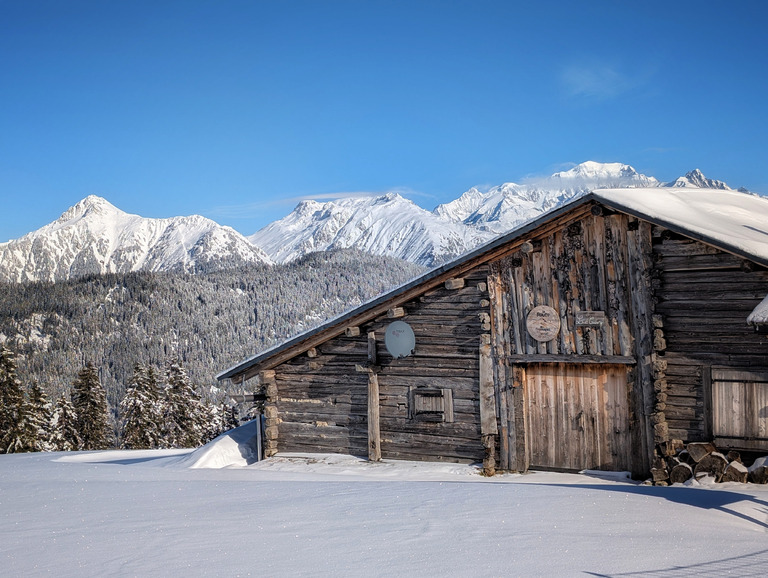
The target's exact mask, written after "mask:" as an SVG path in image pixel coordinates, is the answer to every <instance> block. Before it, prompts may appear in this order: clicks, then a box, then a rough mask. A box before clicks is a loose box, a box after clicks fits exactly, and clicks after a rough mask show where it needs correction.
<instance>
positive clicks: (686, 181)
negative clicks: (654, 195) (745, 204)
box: [666, 169, 731, 191]
mask: <svg viewBox="0 0 768 578" xmlns="http://www.w3.org/2000/svg"><path fill="white" fill-rule="evenodd" d="M666 186H668V187H675V188H690V187H696V188H699V189H720V190H723V191H730V190H731V187H729V186H728V185H726V184H725V183H724V182H723V181H718V180H715V179H708V178H707V177H705V176H704V173H702V172H701V171H700V170H699V169H693V170H692V171H689V172H687V173H685V175H684V176H682V177H680V178H678V179H677V180H676V181H673V182H671V183H669V184H667V185H666Z"/></svg>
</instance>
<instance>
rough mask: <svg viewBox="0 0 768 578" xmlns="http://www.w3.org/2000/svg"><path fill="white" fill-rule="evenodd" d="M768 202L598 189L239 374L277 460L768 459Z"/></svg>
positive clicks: (553, 465)
mask: <svg viewBox="0 0 768 578" xmlns="http://www.w3.org/2000/svg"><path fill="white" fill-rule="evenodd" d="M766 295H768V199H765V198H762V197H757V196H754V195H748V194H742V193H738V192H733V191H713V190H702V189H671V188H670V189H667V188H658V189H616V190H598V191H595V192H593V193H591V194H589V195H587V196H584V197H581V198H579V199H577V200H575V201H572V202H571V203H569V204H567V205H564V206H562V207H560V208H557V209H555V210H553V211H550V212H548V213H546V214H545V215H543V216H542V217H541V218H538V219H536V220H535V221H533V222H530V223H528V224H526V225H524V226H522V227H520V228H518V229H516V230H514V231H512V232H510V233H509V234H506V235H504V236H501V237H499V238H498V239H496V240H494V241H493V242H491V243H489V244H487V245H484V246H482V247H480V248H478V249H476V250H474V251H472V252H471V253H469V254H467V255H464V256H463V257H461V258H459V259H457V260H455V261H453V262H451V263H448V264H446V265H444V266H441V267H438V268H436V269H433V270H431V271H429V272H428V273H426V274H425V275H423V276H422V277H420V278H418V279H416V280H414V281H412V282H410V283H408V284H406V285H404V286H401V287H399V288H397V289H395V290H393V291H391V292H389V293H387V294H385V295H383V296H380V297H378V298H377V299H375V300H372V301H370V302H368V303H366V304H364V305H362V306H360V307H358V308H356V309H354V310H353V311H350V312H348V313H346V314H344V315H341V316H339V317H337V318H335V319H332V320H330V321H328V322H327V323H325V324H323V325H322V326H320V327H318V328H316V329H313V330H311V331H308V332H306V333H304V334H301V335H299V336H297V337H294V338H292V339H289V340H288V341H286V342H284V343H282V344H280V345H278V346H276V347H273V348H271V349H269V350H267V351H265V352H262V353H260V354H258V355H256V356H255V357H252V358H250V359H248V360H245V361H244V362H242V363H240V364H238V365H236V366H235V367H232V368H231V369H228V370H226V371H224V372H222V373H221V374H220V375H219V376H218V378H219V379H220V380H223V379H230V380H232V382H233V383H235V384H242V385H244V386H245V387H246V388H249V389H252V390H254V391H262V392H263V393H264V394H265V396H266V402H265V407H264V416H265V422H266V429H265V440H266V441H265V446H264V447H265V454H266V456H270V455H274V454H276V453H277V452H321V453H346V454H352V455H360V456H368V457H369V458H370V459H374V460H377V459H381V458H393V459H408V460H430V461H451V462H479V461H484V464H485V466H486V468H487V469H488V470H489V471H492V470H493V468H494V466H495V467H496V468H499V469H502V470H510V471H525V470H527V469H529V468H537V469H557V470H582V469H605V470H618V471H623V470H628V471H631V472H632V473H633V474H634V475H636V476H643V475H646V474H647V473H648V472H649V470H650V467H651V462H652V459H653V453H654V448H655V446H656V444H660V443H662V442H665V441H669V440H672V439H680V440H683V441H684V442H692V441H712V440H714V441H716V443H717V444H718V447H723V448H734V449H760V450H768V334H766V332H764V331H762V332H761V331H756V330H755V327H753V326H751V325H748V324H747V317H748V316H749V315H750V313H752V312H753V311H754V310H755V308H756V307H758V305H759V304H760V303H761V301H762V300H763V298H765V297H766Z"/></svg>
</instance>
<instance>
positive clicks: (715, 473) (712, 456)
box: [651, 440, 768, 486]
mask: <svg viewBox="0 0 768 578" xmlns="http://www.w3.org/2000/svg"><path fill="white" fill-rule="evenodd" d="M651 476H652V478H651V481H652V482H653V484H654V485H656V486H668V485H672V484H682V483H685V482H687V481H688V480H690V479H691V478H693V479H696V480H700V479H702V478H704V477H706V476H709V477H710V478H712V479H714V481H715V482H718V483H719V482H741V483H747V482H752V483H754V484H766V483H768V457H766V458H758V459H757V460H755V463H754V464H752V467H751V468H747V466H745V465H744V463H743V462H742V459H741V454H739V452H735V451H729V452H728V453H723V452H720V451H718V449H717V448H716V447H715V445H714V444H712V443H709V442H691V443H689V444H687V445H686V444H684V443H683V442H682V441H681V440H671V441H668V442H664V443H662V444H659V445H658V446H657V447H656V451H655V455H654V460H653V467H652V468H651Z"/></svg>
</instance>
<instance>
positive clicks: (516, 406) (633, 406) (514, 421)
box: [489, 207, 655, 474]
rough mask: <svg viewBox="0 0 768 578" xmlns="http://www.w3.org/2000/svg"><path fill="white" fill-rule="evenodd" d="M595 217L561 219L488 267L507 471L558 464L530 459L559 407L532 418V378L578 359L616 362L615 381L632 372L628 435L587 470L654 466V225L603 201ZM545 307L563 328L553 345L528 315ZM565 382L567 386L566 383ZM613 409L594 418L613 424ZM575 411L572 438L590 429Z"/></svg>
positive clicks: (627, 398) (502, 458) (607, 363)
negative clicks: (537, 333) (532, 329)
mask: <svg viewBox="0 0 768 578" xmlns="http://www.w3.org/2000/svg"><path fill="white" fill-rule="evenodd" d="M595 213H597V214H592V213H590V212H589V208H587V210H586V211H582V213H581V214H577V213H574V214H572V215H571V219H570V220H569V221H566V222H561V223H558V226H557V227H556V228H554V230H553V229H551V228H550V230H546V228H542V229H541V230H539V232H538V235H536V236H533V237H532V238H531V239H530V242H529V243H527V244H526V245H527V246H523V248H524V249H525V250H521V251H517V252H515V253H512V254H509V255H507V256H505V257H503V258H502V259H498V260H496V261H495V262H493V263H491V275H490V277H489V290H490V292H491V301H492V303H493V307H492V322H493V323H492V325H493V331H492V345H493V352H494V358H495V361H496V363H495V367H494V371H495V381H496V383H497V384H498V385H497V406H498V408H499V432H500V439H499V450H500V461H501V468H502V469H512V470H525V469H527V467H528V466H529V465H530V466H537V465H546V466H551V465H553V464H550V463H547V464H537V463H535V459H536V457H535V456H532V455H531V448H532V447H536V445H537V444H535V443H533V440H534V438H535V439H538V438H541V437H546V436H548V435H555V434H554V433H553V432H549V431H545V426H544V425H542V424H543V423H545V422H546V423H550V424H552V423H556V422H557V421H558V420H559V419H560V418H559V417H558V415H557V412H558V411H560V410H559V407H562V404H559V407H558V403H554V404H549V402H547V403H548V405H550V407H551V411H552V413H553V415H552V416H551V417H550V419H548V420H545V421H544V422H541V423H538V422H536V423H534V422H532V421H531V416H532V415H533V413H535V412H534V411H533V409H535V408H532V407H530V399H531V396H530V395H528V394H526V393H525V390H526V388H529V386H530V385H531V384H532V383H540V381H537V378H536V377H535V376H533V373H534V372H539V373H540V369H541V367H542V366H541V364H559V365H560V366H561V367H565V368H568V371H573V370H574V369H575V370H576V374H579V371H578V367H579V365H580V364H581V367H583V368H586V367H587V366H586V365H585V364H605V365H604V367H605V368H606V370H608V369H609V368H610V367H613V368H614V369H610V371H611V374H612V375H614V377H612V378H611V380H612V381H613V382H615V379H616V378H615V375H616V371H615V368H616V367H617V366H624V367H625V368H626V371H625V372H624V375H625V381H626V387H625V390H624V399H623V400H621V399H620V400H619V401H620V402H621V403H623V404H625V408H626V411H627V415H628V416H629V417H628V422H627V423H626V424H625V425H624V426H623V427H628V428H629V430H630V431H629V433H628V435H624V436H623V437H622V438H621V441H620V442H616V443H614V446H617V445H620V446H621V447H614V448H613V450H612V451H613V452H614V456H613V458H612V459H609V460H608V462H607V463H606V462H601V463H589V464H587V467H605V468H606V469H617V468H629V469H631V470H632V471H633V473H636V474H643V473H645V472H647V471H648V470H649V467H650V456H651V454H652V451H653V443H654V430H653V429H652V427H651V417H652V414H653V412H654V402H655V398H654V394H653V383H654V377H655V376H654V370H653V367H654V364H653V361H654V351H653V339H652V336H653V321H652V315H653V312H652V294H651V265H652V263H651V228H650V224H649V223H647V222H645V221H641V220H638V219H635V218H633V217H629V216H627V215H624V214H611V213H607V212H606V213H603V212H601V210H600V208H599V207H596V210H595ZM540 305H544V306H548V307H551V308H552V309H554V310H555V312H556V314H557V316H558V317H559V321H560V330H559V332H558V333H557V335H556V336H555V337H554V339H552V340H550V341H537V340H536V339H534V338H533V337H532V336H531V334H530V333H529V331H528V329H527V324H526V321H527V317H528V314H529V313H530V312H531V311H532V309H533V308H534V307H537V306H540ZM537 364H538V365H537ZM527 373H529V374H531V375H527ZM590 373H594V370H587V369H584V370H583V371H581V373H580V374H582V375H584V376H585V377H586V376H587V375H588V374H590ZM598 373H599V372H598ZM576 374H574V375H576ZM597 375H598V374H595V376H597ZM530 379H533V380H534V381H533V382H531V381H530ZM595 379H597V377H595ZM550 382H551V381H550ZM558 383H560V382H559V381H558ZM562 383H563V384H566V383H570V382H569V381H568V379H564V380H563V381H562ZM563 397H564V399H566V400H567V399H569V398H570V397H572V396H570V395H569V394H568V393H567V392H566V393H564V394H563ZM619 397H621V396H619ZM612 411H613V409H612V408H608V407H606V408H603V411H602V415H600V416H598V417H596V418H595V419H604V420H605V421H606V422H609V421H610V418H609V414H610V413H611V412H612ZM566 413H567V412H566ZM575 416H578V417H577V418H574V419H573V420H571V421H573V422H574V423H572V424H570V425H569V426H568V427H571V428H572V429H573V435H580V432H583V431H584V430H585V428H584V427H583V425H580V423H579V422H581V423H582V424H583V414H581V413H579V411H578V409H577V410H575ZM596 429H601V428H596ZM601 431H602V429H601ZM624 433H625V434H626V432H624ZM562 435H566V434H562ZM526 436H527V437H528V439H527V440H526V439H524V438H525V437H526ZM590 443H591V442H588V443H587V446H588V447H587V451H588V450H589V449H590ZM594 443H596V444H606V445H610V440H604V439H597V440H596V441H595V442H594ZM545 445H549V446H557V443H554V444H553V443H549V444H545ZM532 458H533V459H534V462H533V463H532V462H531V459H532ZM585 459H588V458H585ZM563 463H564V465H563V466H562V467H564V468H568V467H572V462H571V461H564V462H563ZM554 466H555V467H557V464H554Z"/></svg>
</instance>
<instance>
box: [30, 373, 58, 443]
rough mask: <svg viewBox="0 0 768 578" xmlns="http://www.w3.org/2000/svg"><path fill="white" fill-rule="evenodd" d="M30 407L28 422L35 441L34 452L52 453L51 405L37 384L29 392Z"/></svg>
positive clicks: (31, 435)
mask: <svg viewBox="0 0 768 578" xmlns="http://www.w3.org/2000/svg"><path fill="white" fill-rule="evenodd" d="M28 407H29V410H28V411H27V418H28V419H27V421H28V428H29V434H30V437H31V438H32V439H34V445H33V447H34V451H38V452H49V451H52V449H53V446H52V441H51V440H52V437H53V436H52V433H53V432H52V429H51V417H52V410H51V403H50V402H49V401H48V396H47V395H46V394H45V392H44V391H43V389H42V388H41V387H40V385H38V384H37V383H35V384H33V385H32V387H31V388H30V390H29V404H28Z"/></svg>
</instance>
